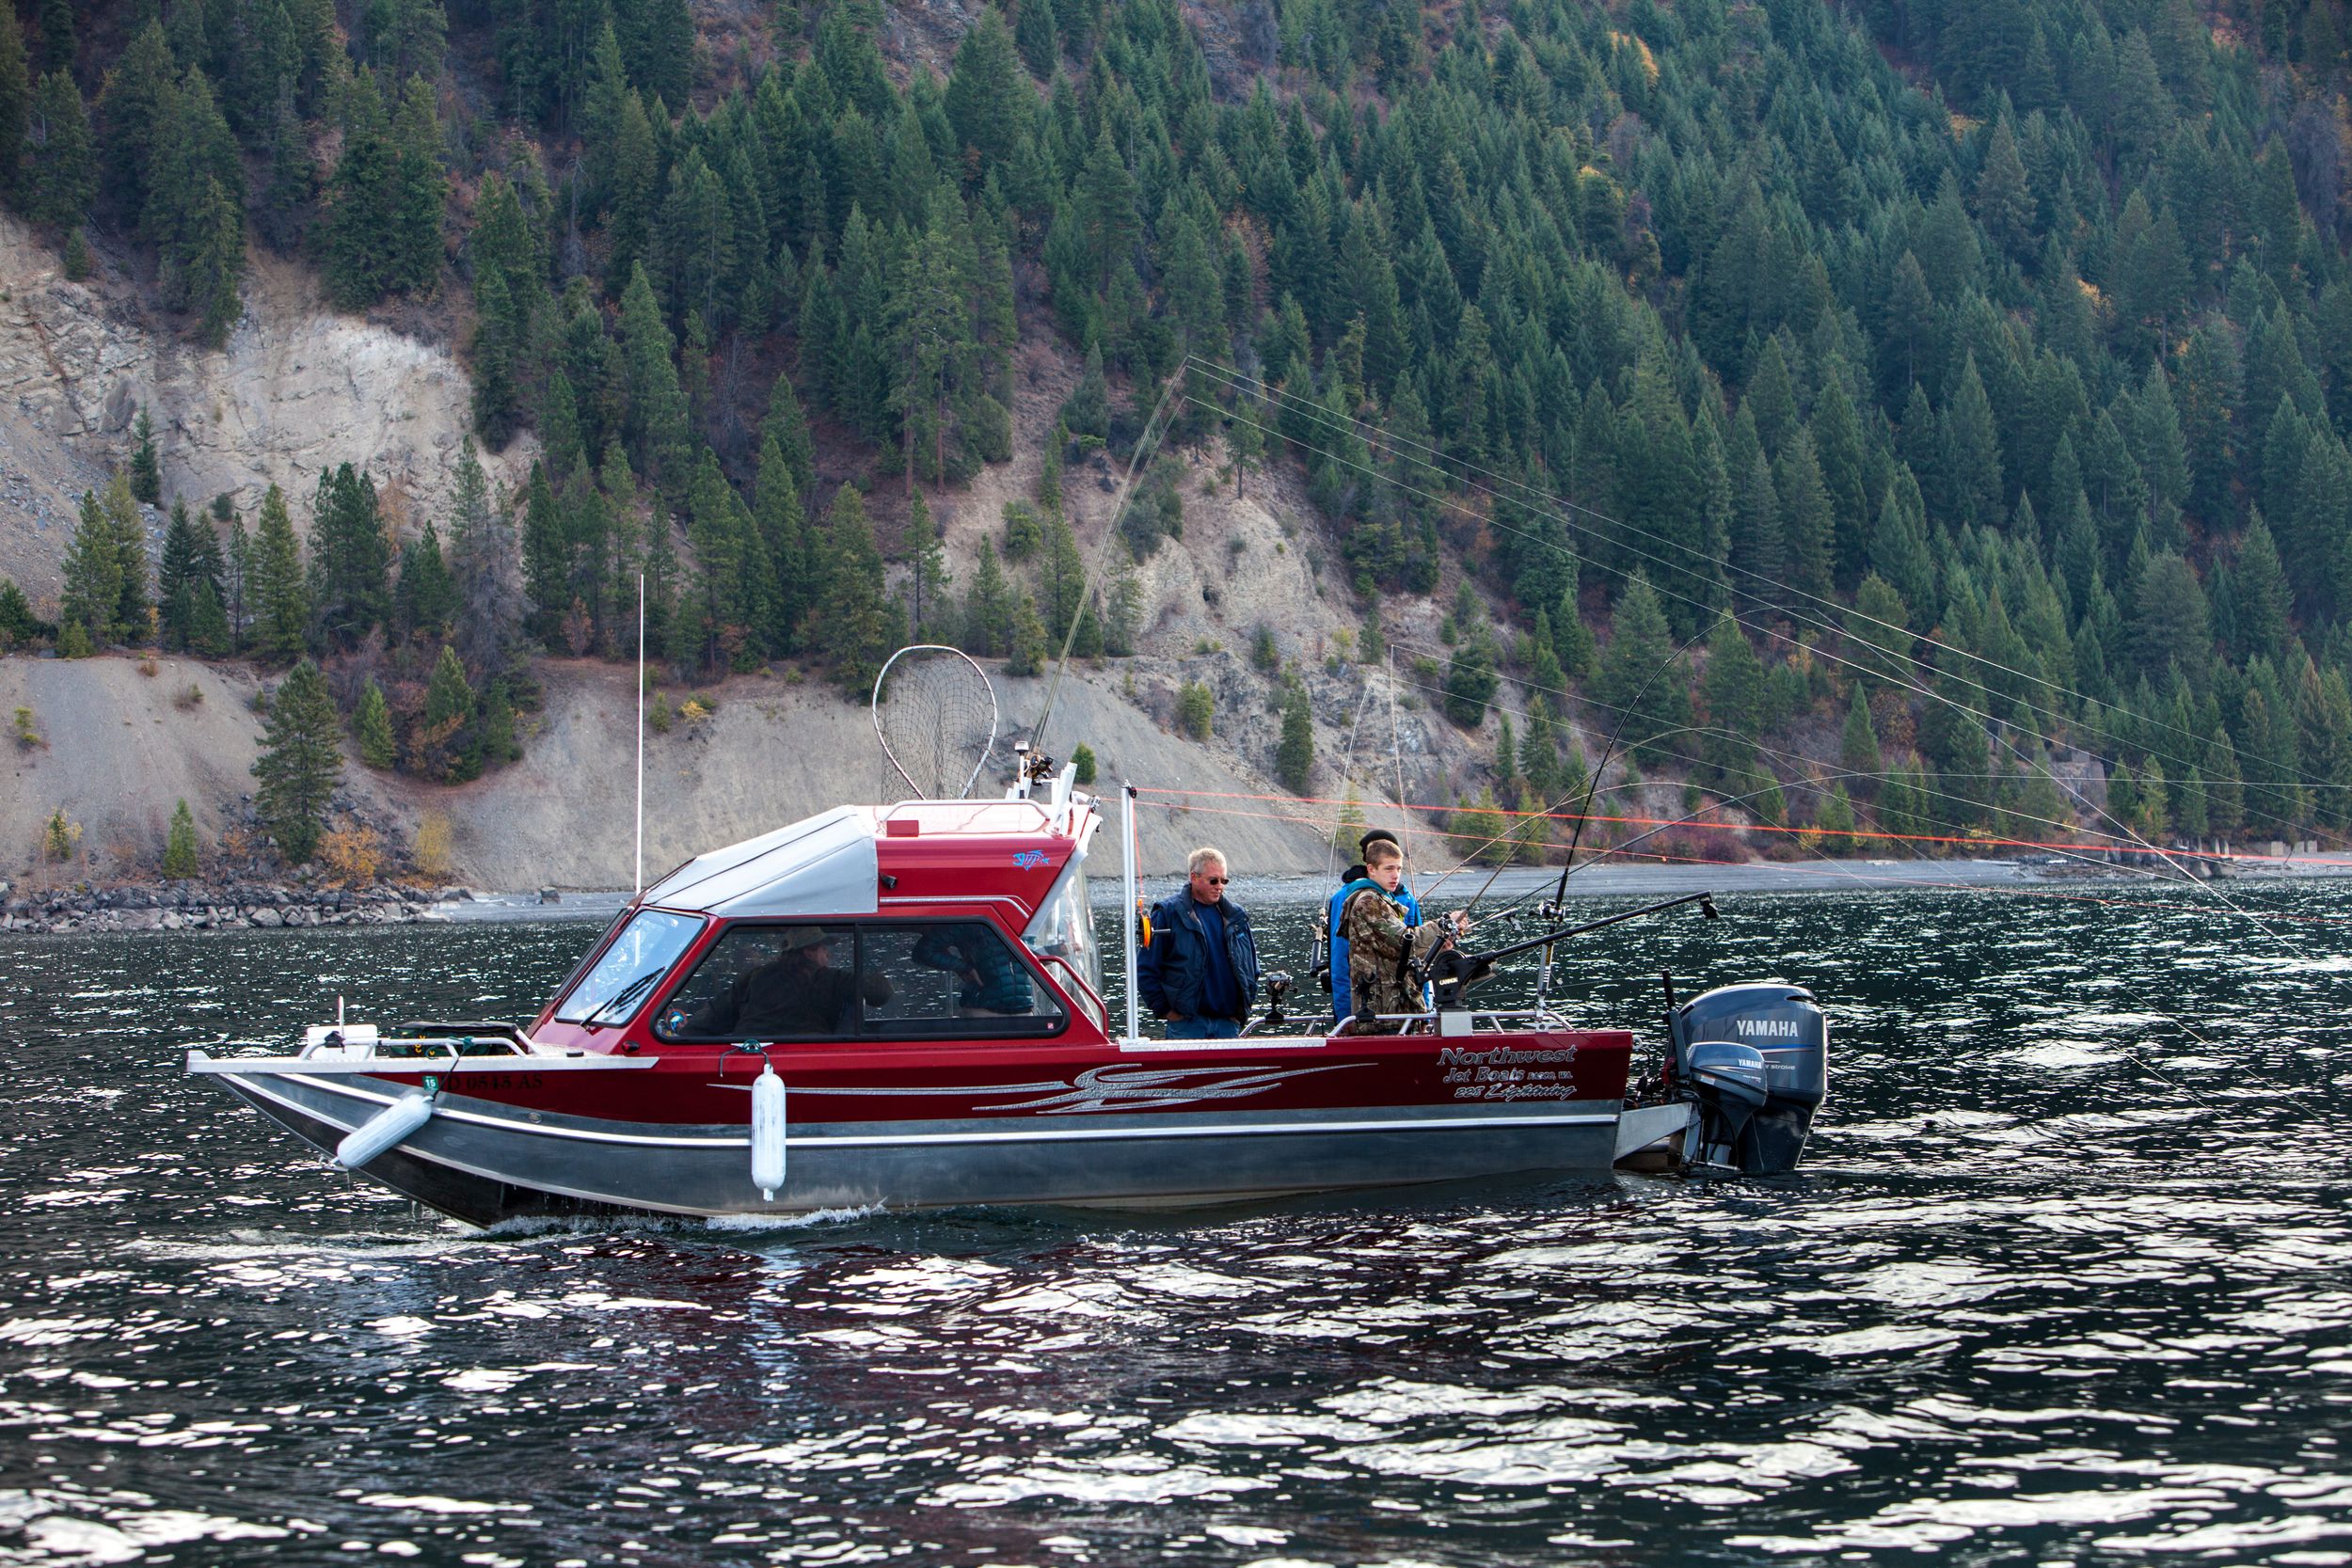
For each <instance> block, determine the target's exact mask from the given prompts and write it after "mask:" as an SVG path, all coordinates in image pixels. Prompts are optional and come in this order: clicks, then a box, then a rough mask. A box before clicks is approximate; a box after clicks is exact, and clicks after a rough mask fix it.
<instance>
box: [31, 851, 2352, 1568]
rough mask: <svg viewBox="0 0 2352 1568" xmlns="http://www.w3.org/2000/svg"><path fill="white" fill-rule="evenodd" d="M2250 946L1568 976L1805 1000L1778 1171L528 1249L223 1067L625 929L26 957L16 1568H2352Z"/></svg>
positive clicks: (1992, 943)
mask: <svg viewBox="0 0 2352 1568" xmlns="http://www.w3.org/2000/svg"><path fill="white" fill-rule="evenodd" d="M2187 896H2188V895H2172V894H2167V895H2164V898H2165V900H2167V901H2179V900H2185V898H2186V897H2187ZM2236 896H2238V897H2239V898H2240V900H2241V901H2242V902H2249V903H2253V904H2256V905H2258V906H2259V907H2260V909H2261V910H2262V911H2264V913H2265V915H2277V916H2281V917H2285V916H2295V917H2311V916H2318V917H2321V918H2319V919H2316V920H2314V919H2308V918H2305V919H2300V920H2299V923H2297V924H2296V925H2294V926H2293V927H2272V928H2269V929H2265V928H2260V927H2252V926H2249V925H2242V924H2233V923H2232V922H2231V921H2230V920H2229V919H2228V918H2227V917H2226V915H2225V914H2224V913H2222V912H2220V911H2217V910H2215V909H2212V908H2206V907H2201V906H2199V907H2193V908H2190V909H2189V910H2188V912H2187V913H2184V911H2183V910H2179V909H2171V908H2151V909H2136V908H2131V907H2122V908H2116V909H2107V910H2090V909H2086V908H2085V907H2082V906H2078V905H2074V904H2071V903H2067V902H2063V901H2058V900H2036V899H2026V898H2018V897H2005V896H2003V895H1998V894H1993V893H1981V894H1977V893H1970V894H1886V893H1880V894H1872V895H1867V896H1859V897H1851V898H1837V899H1833V898H1826V897H1814V896H1788V895H1772V896H1750V895H1741V896H1738V897H1726V898H1725V899H1724V913H1725V915H1726V917H1727V918H1726V919H1725V920H1724V921H1723V922H1720V923H1715V924H1712V925H1708V926H1701V925H1699V924H1698V923H1696V922H1692V923H1689V924H1677V923H1672V922H1661V923H1653V924H1651V925H1649V926H1647V927H1620V928H1617V929H1615V930H1613V931H1611V932H1608V933H1603V934H1602V935H1601V936H1600V937H1599V939H1597V940H1589V941H1588V942H1584V943H1581V944H1580V946H1579V949H1578V951H1577V953H1576V954H1575V955H1574V957H1573V958H1570V959H1568V960H1567V961H1565V962H1564V964H1563V966H1562V972H1561V973H1562V986H1563V988H1564V989H1565V990H1566V992H1567V994H1568V995H1570V996H1571V997H1573V998H1575V999H1576V1010H1577V1011H1578V1012H1579V1013H1581V1015H1583V1016H1585V1017H1587V1018H1589V1019H1590V1020H1591V1021H1593V1022H1606V1023H1620V1024H1626V1025H1629V1026H1631V1027H1634V1028H1636V1029H1637V1030H1640V1031H1642V1032H1643V1034H1644V1036H1645V1038H1646V1037H1648V1036H1649V1034H1650V1033H1651V1031H1652V1029H1653V1027H1654V1017H1655V1014H1656V1011H1657V1008H1658V1000H1657V996H1658V991H1657V984H1658V983H1657V978H1656V976H1657V974H1658V972H1659V971H1660V970H1661V969H1671V970H1673V972H1674V973H1675V974H1676V975H1677V984H1678V985H1679V986H1680V987H1681V988H1682V989H1684V990H1686V991H1687V990H1691V989H1693V988H1695V987H1696V986H1699V985H1703V984H1709V983H1714V982H1716V981H1721V980H1729V979H1735V978H1750V977H1756V976H1760V975H1765V974H1788V976H1789V977H1790V978H1793V979H1796V980H1799V981H1801V982H1802V983H1804V984H1807V985H1809V986H1811V987H1813V988H1814V989H1815V990H1818V991H1819V992H1820V995H1821V996H1822V998H1823V999H1824V1002H1825V1003H1826V1004H1827V1006H1829V1007H1830V1009H1831V1012H1832V1017H1833V1020H1834V1025H1835V1029H1836V1035H1835V1038H1834V1043H1833V1069H1832V1074H1833V1079H1832V1101H1831V1105H1830V1107H1829V1110H1828V1111H1827V1113H1826V1114H1825V1117H1824V1120H1823V1124H1822V1126H1821V1128H1820V1132H1818V1134H1817V1138H1816V1143H1815V1147H1814V1148H1813V1149H1812V1150H1811V1151H1810V1153H1809V1156H1808V1162H1807V1164H1806V1166H1805V1168H1804V1170H1803V1171H1802V1172H1800V1173H1799V1174H1798V1175H1796V1176H1794V1177H1792V1178H1787V1179H1778V1180H1767V1181H1751V1182H1713V1181H1680V1180H1645V1179H1631V1178H1628V1179H1623V1180H1615V1181H1581V1182H1557V1181H1555V1182H1522V1183H1517V1184H1504V1185H1494V1186H1486V1187H1478V1188H1448V1189H1440V1190H1434V1191H1428V1192H1419V1193H1414V1192H1401V1193H1386V1194H1377V1195H1367V1196H1356V1197H1350V1198H1345V1199H1325V1200H1318V1201H1305V1202H1295V1203H1287V1204H1278V1205H1263V1206H1255V1207H1250V1208H1245V1209H1229V1210H1219V1211H1213V1212H1205V1213H1199V1214H1189V1215H1186V1214H1176V1215H1168V1214H1153V1215H1149V1216H1146V1215H1136V1214H1109V1213H1094V1212H1087V1213H1076V1212H969V1211H967V1212H941V1213H921V1214H898V1213H885V1212H858V1213H852V1214H843V1215H835V1216H824V1217H821V1218H819V1219H818V1220H816V1221H814V1222H802V1223H800V1224H797V1225H794V1226H784V1227H780V1226H776V1225H773V1224H770V1223H766V1222H761V1223H757V1224H751V1223H738V1224H726V1225H711V1226H707V1225H698V1224H691V1223H683V1222H678V1221H669V1220H653V1219H648V1220H645V1221H642V1222H637V1223H628V1224H612V1223H610V1222H598V1223H596V1224H594V1225H580V1224H547V1223H538V1224H532V1225H518V1226H512V1227H501V1229H499V1230H498V1231H496V1232H492V1233H486V1234H485V1233H481V1232H473V1231H468V1230H465V1229H463V1228H462V1227H456V1226H453V1225H450V1224H447V1223H444V1222H441V1221H439V1220H437V1219H434V1218H431V1217H428V1216H420V1215H417V1214H415V1213H413V1212H411V1211H410V1210H409V1209H408V1207H407V1206H406V1205H405V1203H402V1202H400V1201H397V1200H395V1199H393V1198H391V1197H390V1196H389V1195H387V1194H384V1193H382V1192H381V1191H379V1190H377V1189H374V1188H373V1187H371V1186H369V1185H367V1184H365V1183H364V1182H354V1181H352V1180H348V1179H346V1178H343V1177H341V1176H338V1175H334V1174H331V1173H329V1172H327V1171H326V1169H325V1167H324V1165H323V1164H322V1163H321V1162H319V1161H318V1160H316V1159H314V1158H309V1157H306V1156H304V1155H302V1154H301V1153H299V1152H297V1151H296V1150H295V1148H294V1147H293V1146H292V1144H291V1143H290V1142H289V1141H288V1140H286V1139H283V1138H281V1137H278V1136H277V1135H275V1134H273V1133H272V1132H270V1131H268V1130H267V1129H266V1128H265V1127H264V1126H263V1125H262V1123H261V1122H259V1121H258V1120H256V1119H255V1118H253V1117H250V1116H249V1115H248V1114H246V1113H245V1112H243V1111H242V1110H240V1109H238V1108H236V1107H235V1106H233V1105H232V1104H231V1103H230V1102H229V1101H227V1100H226V1099H223V1098H219V1097H216V1096H215V1095H213V1094H211V1093H209V1092H207V1091H206V1090H205V1089H203V1088H202V1087H200V1086H199V1085H191V1084H189V1083H188V1082H186V1081H185V1080H184V1079H183V1077H182V1076H181V1074H180V1050H181V1048H182V1047H183V1046H184V1045H185V1044H186V1043H189V1042H190V1041H200V1040H203V1039H206V1038H208V1037H213V1036H215V1035H217V1034H219V1033H221V1032H222V1031H224V1030H226V1031H229V1032H230V1033H232V1034H234V1035H236V1036H237V1037H240V1038H251V1039H255V1040H264V1039H278V1040H282V1039H284V1038H285V1037H289V1036H290V1035H291V1034H292V1033H293V1031H294V1028H295V1027H296V1026H297V1025H298V1024H299V1023H301V1022H305V1021H307V1020H309V1019H311V1018H315V1017H322V1016H327V1014H328V1013H329V1012H330V1011H331V1008H332V1006H333V996H334V994H335V993H336V992H338V991H341V992H342V993H344V994H345V995H346V997H347V999H348V1003H349V1006H351V1008H352V1011H353V1015H354V1016H355V1017H360V1018H368V1017H390V1016H405V1017H413V1016H431V1015H433V1014H436V1013H439V1014H442V1015H443V1016H472V1017H481V1016H499V1015H501V1014H505V1015H508V1016H514V1015H518V1014H521V1013H525V1012H528V1011H529V1010H531V1009H532V1007H533V1006H535V1005H536V1003H537V1001H538V1000H539V999H540V998H541V996H542V995H543V994H544V993H545V992H546V991H547V990H548V989H549V988H550V987H551V986H552V985H553V984H555V983H556V982H557V981H558V980H560V979H561V978H562V976H563V974H564V973H565V972H566V971H567V970H568V968H569V966H570V964H571V962H572V960H573V959H574V958H576V957H577V955H578V952H579V950H580V946H581V945H582V944H583V943H585V942H587V941H589V940H590V938H591V936H592V935H593V930H592V928H591V927H586V926H502V927H437V928H436V927H425V928H416V927H412V928H406V929H385V930H368V931H351V932H327V933H321V932H285V933H254V934H249V935H248V934H233V935H232V934H222V935H209V936H203V937H197V938H193V939H191V938H171V937H116V938H105V939H87V940H83V939H72V938H66V939H31V940H24V939H15V940H8V941H0V1041H4V1042H5V1043H6V1044H7V1045H8V1047H9V1057H10V1061H11V1065H12V1069H13V1072H12V1079H13V1081H12V1085H11V1086H12V1088H13V1091H14V1093H13V1096H12V1102H11V1111H12V1115H11V1117H10V1118H9V1125H8V1131H7V1132H6V1134H5V1135H4V1136H0V1179H4V1180H5V1190H6V1191H7V1192H8V1194H9V1195H10V1196H11V1198H12V1201H11V1202H9V1203H8V1205H7V1206H6V1210H5V1212H0V1556H5V1557H7V1558H8V1559H9V1560H18V1561H25V1562H33V1563H54V1564H65V1563H99V1562H129V1561H139V1560H144V1561H162V1562H189V1563H196V1562H216V1561H221V1560H232V1559H233V1560H237V1561H240V1562H243V1561H261V1560H284V1561H324V1560H327V1559H330V1558H341V1557H342V1556H343V1555H344V1554H345V1549H346V1548H347V1547H357V1548H360V1549H365V1550H370V1551H376V1552H383V1553H387V1554H389V1555H393V1556H402V1555H419V1556H422V1557H424V1558H426V1559H428V1560H435V1561H457V1560H467V1561H476V1562H498V1561H511V1562H553V1561H560V1560H566V1559H579V1560H586V1561H601V1560H621V1561H632V1560H634V1561H642V1562H646V1563H657V1562H660V1563H667V1562H690V1561H691V1562H696V1563H733V1562H742V1563H754V1562H819V1563H840V1562H850V1561H859V1560H869V1559H878V1558H881V1557H882V1556H885V1555H890V1554H892V1553H894V1552H895V1551H897V1550H898V1549H899V1548H900V1547H901V1546H902V1545H903V1544H906V1543H909V1542H919V1543H928V1544H930V1545H931V1546H932V1547H933V1548H935V1552H936V1555H938V1556H939V1557H941V1558H942V1559H944V1560H950V1561H968V1560H981V1559H988V1558H993V1559H995V1560H1038V1559H1041V1558H1051V1559H1054V1560H1064V1561H1072V1562H1077V1561H1103V1562H1115V1561H1122V1560H1134V1559H1136V1558H1137V1557H1139V1556H1141V1555H1143V1554H1144V1553H1145V1552H1146V1551H1149V1552H1150V1553H1151V1554H1152V1555H1154V1556H1161V1557H1165V1558H1166V1559H1167V1560H1172V1561H1204V1562H1208V1561H1215V1562H1227V1561H1231V1562H1242V1561H1248V1560H1252V1559H1253V1558H1256V1559H1259V1560H1280V1561H1286V1562H1290V1561H1295V1562H1331V1563H1341V1562H1350V1563H1354V1562H1375V1561H1404V1560H1412V1561H1420V1562H1434V1563H1448V1564H1454V1563H1486V1562H1522V1561H1529V1560H1560V1559H1565V1558H1577V1559H1580V1560H1612V1561H1633V1560H1640V1561H1657V1562H1669V1561H1671V1562H1724V1563H1731V1562H1741V1563H1747V1562H1755V1561H1758V1560H1785V1561H1790V1562H1803V1561H1808V1560H1830V1559H1834V1558H1836V1557H1838V1556H1840V1555H1841V1554H1847V1553H1853V1552H1862V1553H1878V1552H1886V1551H1895V1550H1904V1551H1911V1550H1928V1549H1931V1550H1935V1551H1937V1552H1939V1553H1941V1554H1942V1555H1943V1556H1945V1557H1947V1559H1950V1560H1956V1561H1960V1562H1983V1563H1993V1562H2010V1561H2016V1560H2031V1559H2036V1558H2039V1559H2043V1560H2047V1559H2052V1558H2062V1559H2067V1560H2072V1561H2074V1562H2076V1563H2094V1562H2118V1563H2120V1562H2124V1561H2135V1562H2137V1561H2142V1560H2146V1559H2148V1558H2149V1557H2151V1556H2153V1555H2159V1554H2161V1555H2165V1556H2182V1555H2197V1554H2202V1555H2209V1556H2213V1557H2217V1558H2219V1559H2222V1560H2246V1559H2248V1558H2251V1557H2268V1558H2272V1559H2273V1560H2296V1561H2301V1562H2307V1563H2314V1564H2316V1563H2323V1562H2347V1561H2352V1555H2347V1554H2352V1541H2347V1540H2346V1537H2347V1536H2352V1465H2347V1464H2346V1462H2345V1461H2344V1458H2343V1456H2342V1455H2341V1454H2340V1453H2339V1452H2338V1445H2339V1437H2338V1433H2339V1432H2340V1431H2343V1430H2345V1429H2346V1428H2347V1427H2352V1408H2347V1407H2348V1406H2352V1217H2347V1215H2348V1211H2347V1210H2346V1207H2345V1201H2344V1200H2345V1198H2346V1196H2347V1189H2348V1188H2352V1170H2347V1164H2346V1156H2347V1153H2348V1152H2352V1141H2348V1140H2347V1137H2346V1134H2345V1131H2344V1117H2342V1116H2341V1115H2340V1114H2333V1115H2331V1114H2330V1113H2340V1112H2341V1111H2342V1109H2343V1107H2344V1089H2345V1087H2346V1086H2347V1084H2352V1074H2347V1073H2346V1071H2345V1065H2344V1061H2343V1058H2342V1056H2341V1047H2340V1044H2339V1043H2338V1042H2340V1040H2341V1037H2342V1028H2343V1025H2342V1023H2341V1017H2342V1009H2341V1008H2340V1007H2338V1006H2335V1004H2336V1002H2337V1000H2338V997H2337V991H2338V987H2337V985H2336V983H2335V981H2334V980H2333V978H2332V976H2333V975H2335V974H2339V973H2341V972H2342V971H2343V969H2344V968H2345V967H2346V965H2347V964H2348V963H2352V954H2347V952H2346V951H2344V949H2346V948H2347V947H2352V941H2347V939H2346V937H2345V936H2344V935H2340V934H2339V931H2340V929H2341V930H2342V931H2344V932H2352V926H2344V927H2340V926H2339V924H2338V922H2337V920H2336V919H2333V918H2329V917H2331V916H2332V915H2333V911H2335V910H2336V909H2337V908H2338V905H2337V902H2336V899H2335V890H2333V889H2332V888H2329V887H2328V886H2326V885H2312V886H2307V887H2299V888H2264V889H2257V890H2253V891H2250V892H2247V893H2243V894H2239V895H2236ZM2150 901H2151V902H2154V901H2155V900H2153V899H2151V900H2150ZM1296 915H1297V911H1289V910H1282V909H1277V908H1269V909H1266V910H1263V911H1260V913H1259V927H1260V930H1261V933H1262V937H1263V940H1264V941H1265V942H1266V945H1267V947H1268V949H1269V957H1270V958H1271V959H1272V961H1275V962H1279V963H1284V964H1287V965H1288V966H1290V967H1291V968H1292V969H1293V970H1294V971H1295V972H1298V973H1303V972H1304V970H1305V968H1306V964H1305V953H1304V943H1303V940H1302V939H1301V938H1300V935H1299V933H1298V931H1297V930H1296V929H1295V927H1296V925H1297V918H1296ZM2192 916H2193V917H2194V918H2193V919H2192V918H2191V917H2192ZM2280 928H2285V929H2287V930H2288V935H2289V937H2290V938H2291V939H2292V946H2281V945H2280V941H2279V939H2278V937H2277V935H2276V931H2277V930H2278V929H2280ZM2185 931H2186V932H2188V933H2190V940H2192V941H2193V942H2194V943H2195V945H2194V947H2193V949H2188V950H2185V949H2183V948H2180V947H2177V946H2176V947H2169V948H2168V947H2159V946H2158V945H2156V944H2157V942H2158V941H2159V940H2161V941H2165V942H2173V941H2177V940H2180V939H2182V938H2183V937H2184V933H2185ZM1929 932H1932V936H1931V938H1930V937H1928V936H1927V935H1926V933H1929ZM2189 952H2193V954H2194V957H2193V958H2192V957H2187V956H2185V955H2186V954H2187V953H2189ZM1791 953H1803V954H1806V955H1809V957H1808V958H1805V959H1804V961H1803V962H1802V963H1799V962H1795V961H1792V960H1790V959H1789V958H1787V957H1786V956H1787V955H1788V954H1791ZM1499 994H1500V990H1499ZM2296 1553H2299V1554H2303V1555H2301V1556H2298V1557H2292V1558H2291V1557H2289V1556H2288V1555H2287V1554H2296Z"/></svg>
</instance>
